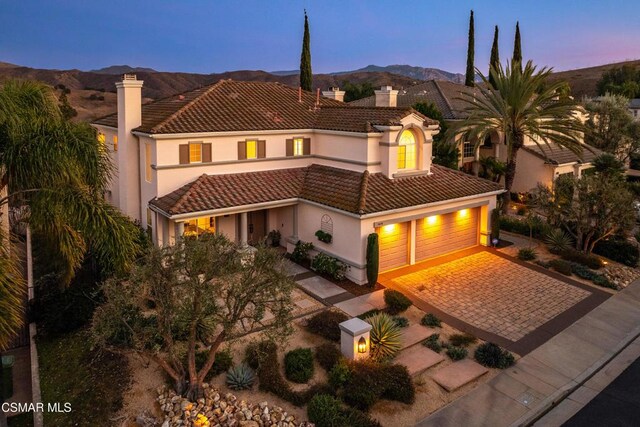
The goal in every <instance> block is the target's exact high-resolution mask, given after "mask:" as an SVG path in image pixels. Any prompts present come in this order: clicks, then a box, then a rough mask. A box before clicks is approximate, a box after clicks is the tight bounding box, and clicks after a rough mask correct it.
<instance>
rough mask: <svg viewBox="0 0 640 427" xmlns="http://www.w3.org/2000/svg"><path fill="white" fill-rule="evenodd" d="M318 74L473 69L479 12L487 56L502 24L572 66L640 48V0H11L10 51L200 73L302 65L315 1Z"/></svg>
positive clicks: (479, 46)
mask: <svg viewBox="0 0 640 427" xmlns="http://www.w3.org/2000/svg"><path fill="white" fill-rule="evenodd" d="M305 8H306V9H307V11H308V14H309V19H310V26H311V55H312V65H313V71H314V73H322V72H330V71H342V70H352V69H356V68H360V67H364V66H366V65H368V64H376V65H391V64H410V65H418V66H424V67H435V68H441V69H444V70H447V71H453V72H461V73H463V72H464V69H465V60H466V59H465V58H466V50H467V25H468V19H469V10H470V9H474V11H475V27H476V48H475V51H476V66H478V67H480V68H481V69H484V68H486V67H487V63H488V61H489V53H490V49H491V40H492V37H493V27H494V25H496V24H497V25H498V26H499V27H500V56H501V58H502V59H503V60H505V59H508V58H510V56H511V51H512V48H513V36H514V31H515V24H516V21H517V20H519V21H520V28H521V33H522V47H523V56H524V58H525V59H532V60H534V62H535V63H537V64H540V65H548V66H553V67H554V68H555V69H556V70H566V69H572V68H580V67H585V66H592V65H599V64H605V63H610V62H618V61H624V60H627V59H637V58H640V25H638V19H639V18H640V1H602V0H600V1H596V0H579V1H578V0H575V1H574V0H572V1H566V0H552V1H548V0H536V1H526V2H525V1H513V0H509V1H507V0H504V1H498V0H492V1H487V0H483V1H364V0H358V1H355V0H330V1H311V0H306V1H303V0H299V1H292V0H269V1H220V0H182V1H160V0H154V1H151V0H148V1H138V0H110V1H92V0H84V1H83V0H55V1H51V0H1V1H0V61H4V62H11V63H15V64H20V65H26V66H30V67H36V68H58V69H69V68H79V69H81V70H90V69H95V68H101V67H104V66H108V65H114V64H128V65H132V66H142V67H151V68H154V69H156V70H160V71H185V72H198V73H211V72H222V71H229V70H238V69H254V70H255V69H262V70H267V71H274V70H291V69H297V68H298V66H299V60H300V45H301V40H302V30H303V9H305Z"/></svg>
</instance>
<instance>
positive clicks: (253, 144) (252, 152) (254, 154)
mask: <svg viewBox="0 0 640 427" xmlns="http://www.w3.org/2000/svg"><path fill="white" fill-rule="evenodd" d="M257 158H258V141H247V159H257Z"/></svg>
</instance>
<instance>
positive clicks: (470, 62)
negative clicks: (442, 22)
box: [464, 10, 476, 86]
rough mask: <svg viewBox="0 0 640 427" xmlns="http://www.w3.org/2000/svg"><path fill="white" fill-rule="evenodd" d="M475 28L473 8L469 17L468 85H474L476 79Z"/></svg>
mask: <svg viewBox="0 0 640 427" xmlns="http://www.w3.org/2000/svg"><path fill="white" fill-rule="evenodd" d="M473 33H474V30H473V10H472V11H471V16H470V17H469V47H468V48H467V73H466V75H465V79H464V84H465V85H466V86H473V83H474V81H475V77H476V73H475V69H474V66H473V56H474V45H475V43H474V39H473V38H474V35H473Z"/></svg>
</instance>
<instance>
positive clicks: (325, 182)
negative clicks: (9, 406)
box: [150, 165, 502, 215]
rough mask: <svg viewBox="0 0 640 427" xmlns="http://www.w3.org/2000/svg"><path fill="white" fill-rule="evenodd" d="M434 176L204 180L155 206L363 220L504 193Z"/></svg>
mask: <svg viewBox="0 0 640 427" xmlns="http://www.w3.org/2000/svg"><path fill="white" fill-rule="evenodd" d="M431 172H432V173H431V174H430V175H419V176H411V177H401V178H395V179H389V178H387V177H385V176H384V175H383V174H381V173H375V174H369V173H368V172H364V173H362V172H355V171H350V170H346V169H339V168H334V167H330V166H324V165H311V166H309V167H307V168H297V169H283V170H273V171H264V172H249V173H241V174H230V175H203V176H201V177H200V178H198V179H197V180H196V181H194V182H192V183H190V184H188V185H185V186H184V187H181V188H180V189H178V190H176V191H174V192H173V193H170V194H168V195H166V196H164V197H161V198H159V199H154V200H152V201H151V202H150V204H151V205H154V206H156V207H158V208H160V209H162V210H163V211H165V212H167V213H169V214H172V215H174V214H186V213H195V212H202V211H208V210H215V209H222V208H229V207H235V206H243V205H248V204H254V203H262V202H269V201H276V200H284V199H290V198H296V197H299V198H300V199H304V200H309V201H312V202H315V203H319V204H322V205H325V206H330V207H333V208H336V209H340V210H343V211H346V212H350V213H355V214H359V215H363V214H370V213H376V212H383V211H390V210H394V209H401V208H407V207H411V206H419V205H425V204H430V203H436V202H441V201H445V200H451V199H457V198H461V197H468V196H474V195H479V194H485V193H490V192H495V191H500V190H501V189H502V187H501V186H500V185H499V184H496V183H494V182H491V181H487V180H484V179H481V178H476V177H473V176H470V175H467V174H465V173H463V172H460V171H455V170H452V169H448V168H445V167H442V166H437V165H432V167H431Z"/></svg>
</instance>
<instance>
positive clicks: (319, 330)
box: [307, 310, 349, 342]
mask: <svg viewBox="0 0 640 427" xmlns="http://www.w3.org/2000/svg"><path fill="white" fill-rule="evenodd" d="M345 320H349V316H347V315H346V314H344V313H342V312H340V311H334V310H325V311H321V312H320V313H318V314H315V315H314V316H312V317H311V318H310V319H309V320H308V321H307V329H308V330H309V331H310V332H313V333H314V334H317V335H320V336H321V337H323V338H326V339H328V340H329V341H336V342H337V341H340V327H339V326H338V325H339V324H340V323H342V322H344V321H345Z"/></svg>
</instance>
